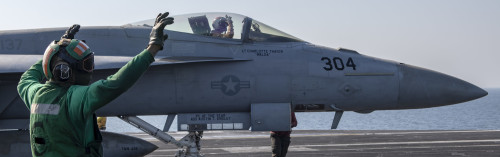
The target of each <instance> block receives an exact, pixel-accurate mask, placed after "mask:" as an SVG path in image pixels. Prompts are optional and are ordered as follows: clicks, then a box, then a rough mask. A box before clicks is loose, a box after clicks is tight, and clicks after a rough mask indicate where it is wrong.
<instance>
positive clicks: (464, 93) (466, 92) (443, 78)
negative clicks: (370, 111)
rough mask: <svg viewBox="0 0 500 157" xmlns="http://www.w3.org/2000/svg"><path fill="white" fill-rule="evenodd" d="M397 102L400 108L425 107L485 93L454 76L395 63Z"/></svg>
mask: <svg viewBox="0 0 500 157" xmlns="http://www.w3.org/2000/svg"><path fill="white" fill-rule="evenodd" d="M399 70H400V75H399V80H400V82H399V84H400V85H399V97H398V104H399V105H402V106H401V107H404V108H426V107H435V106H443V105H450V104H456V103H461V102H465V101H470V100H474V99H477V98H480V97H483V96H486V95H488V92H486V91H485V90H483V89H481V88H479V87H477V86H475V85H473V84H471V83H469V82H466V81H463V80H460V79H458V78H455V77H452V76H449V75H446V74H442V73H439V72H435V71H432V70H428V69H423V68H419V67H415V66H410V65H405V64H399Z"/></svg>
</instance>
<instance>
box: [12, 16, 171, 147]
mask: <svg viewBox="0 0 500 157" xmlns="http://www.w3.org/2000/svg"><path fill="white" fill-rule="evenodd" d="M167 16H168V12H166V13H163V14H159V15H158V16H157V17H156V21H155V25H154V27H153V29H152V31H151V34H150V41H149V44H148V47H147V48H146V49H145V50H143V51H142V52H141V53H139V54H138V55H136V56H135V57H134V58H133V59H132V60H131V61H129V62H128V63H127V64H126V65H125V66H123V67H122V68H121V69H119V70H118V72H116V73H115V74H113V75H110V76H109V77H107V78H106V79H104V80H98V81H96V82H94V83H92V84H89V83H90V80H91V77H92V73H93V70H94V53H93V52H92V51H91V50H90V48H89V46H88V45H87V44H86V43H85V42H84V41H82V40H78V39H73V38H74V35H75V33H76V32H78V29H79V25H73V26H72V27H71V28H70V29H68V31H66V34H65V35H64V36H63V37H61V39H60V40H58V41H53V42H51V43H50V45H49V46H48V47H47V49H46V50H45V53H44V56H43V59H42V60H40V61H38V62H37V63H35V64H34V65H33V66H31V68H30V69H28V70H27V71H26V72H25V73H24V74H23V75H22V76H21V79H20V82H19V84H18V86H17V90H18V92H19V95H20V97H21V99H22V100H23V101H24V103H25V104H26V106H27V107H28V110H29V111H30V125H29V129H30V143H31V144H30V145H31V152H32V155H33V156H102V155H103V150H102V145H101V142H102V137H101V133H100V131H99V130H98V128H97V121H96V116H95V113H94V112H95V111H96V110H97V109H99V108H101V107H103V106H104V105H106V104H107V103H109V102H110V101H112V100H113V99H115V98H116V97H118V96H120V95H121V94H122V93H123V92H125V91H126V90H127V89H128V88H130V87H131V86H132V85H133V84H134V83H135V82H136V81H137V80H138V79H139V78H140V77H141V76H142V74H143V73H144V72H145V71H146V70H147V69H148V67H149V65H150V64H151V63H152V62H154V56H155V55H156V54H157V53H158V51H159V50H162V49H163V43H164V40H165V39H167V37H168V36H167V35H164V34H163V29H164V28H165V26H166V25H168V24H172V23H173V22H174V19H173V18H171V17H167ZM44 77H45V78H46V79H47V80H48V81H47V82H45V83H40V82H41V81H42V80H43V78H44Z"/></svg>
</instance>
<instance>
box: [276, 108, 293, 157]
mask: <svg viewBox="0 0 500 157" xmlns="http://www.w3.org/2000/svg"><path fill="white" fill-rule="evenodd" d="M290 116H291V122H292V128H293V127H296V126H297V119H296V118H295V112H293V111H292V113H291V115H290ZM291 133H292V131H271V149H272V153H273V154H272V157H285V156H286V153H287V152H288V146H289V145H290V134H291Z"/></svg>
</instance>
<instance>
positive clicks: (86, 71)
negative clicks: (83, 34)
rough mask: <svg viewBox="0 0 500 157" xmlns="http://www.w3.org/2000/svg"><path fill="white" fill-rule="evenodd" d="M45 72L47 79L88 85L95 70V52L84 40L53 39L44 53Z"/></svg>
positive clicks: (43, 65)
mask: <svg viewBox="0 0 500 157" xmlns="http://www.w3.org/2000/svg"><path fill="white" fill-rule="evenodd" d="M42 67H43V73H44V75H45V77H46V78H47V80H50V81H54V82H66V83H69V84H78V85H88V84H89V83H90V80H91V78H92V72H93V71H94V52H92V51H91V50H90V48H89V46H87V44H85V42H84V41H82V40H78V39H61V40H59V41H52V42H51V43H50V44H49V46H48V47H47V49H46V50H45V53H44V55H43V61H42Z"/></svg>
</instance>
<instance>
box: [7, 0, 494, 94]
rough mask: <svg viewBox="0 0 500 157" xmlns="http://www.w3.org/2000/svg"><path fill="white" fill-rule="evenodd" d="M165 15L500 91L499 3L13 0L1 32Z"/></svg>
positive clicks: (456, 0) (487, 0)
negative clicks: (263, 33)
mask: <svg viewBox="0 0 500 157" xmlns="http://www.w3.org/2000/svg"><path fill="white" fill-rule="evenodd" d="M164 11H169V12H170V13H171V14H172V15H176V14H185V13H195V12H233V13H238V14H242V15H246V16H250V17H252V18H254V19H256V20H258V21H260V22H263V23H266V24H268V25H270V26H272V27H275V28H277V29H280V30H282V31H284V32H287V33H288V34H291V35H294V36H296V37H298V38H301V39H303V40H306V41H308V42H311V43H314V44H318V45H323V46H328V47H333V48H337V47H344V48H349V49H354V50H357V51H358V52H360V53H362V54H365V55H369V56H374V57H378V58H383V59H389V60H394V61H399V62H403V63H407V64H411V65H416V66H420V67H424V68H428V69H432V70H436V71H439V72H442V73H445V74H448V75H452V76H455V77H458V78H461V79H463V80H466V81H469V82H471V83H473V84H476V85H478V86H480V87H483V88H499V87H500V70H499V68H500V62H499V61H497V60H499V59H500V51H499V50H500V48H499V47H498V46H500V1H499V0H477V1H473V0H412V1H410V0H377V1H368V0H314V1H311V0H310V1H304V0H283V1H271V0H249V1H234V0H213V1H206V0H183V1H182V0H177V1H166V0H154V1H153V0H151V1H147V0H145V1H126V0H109V1H98V0H87V1H73V2H70V1H68V0H46V1H38V0H37V1H35V0H33V1H5V2H2V5H0V17H1V19H2V22H1V24H0V30H13V29H27V28H46V27H69V26H71V25H72V24H75V23H78V24H80V25H83V26H106V25H115V26H116V25H123V24H126V23H131V22H136V21H141V20H144V19H150V18H154V17H156V15H157V14H158V13H159V12H164Z"/></svg>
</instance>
